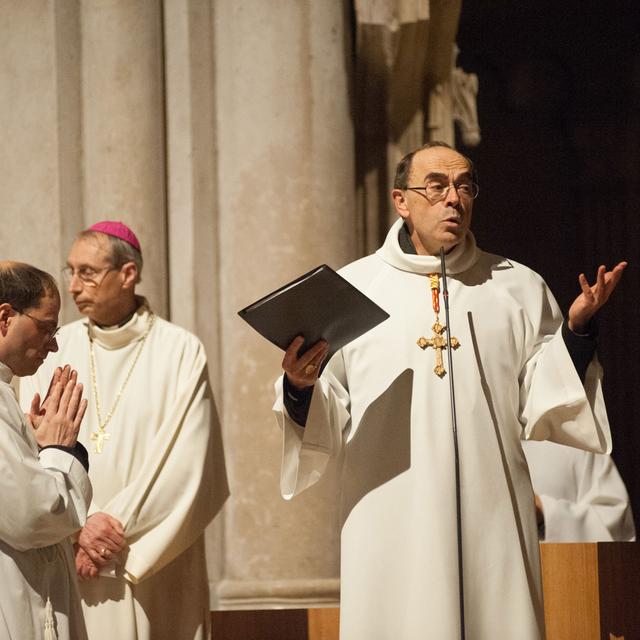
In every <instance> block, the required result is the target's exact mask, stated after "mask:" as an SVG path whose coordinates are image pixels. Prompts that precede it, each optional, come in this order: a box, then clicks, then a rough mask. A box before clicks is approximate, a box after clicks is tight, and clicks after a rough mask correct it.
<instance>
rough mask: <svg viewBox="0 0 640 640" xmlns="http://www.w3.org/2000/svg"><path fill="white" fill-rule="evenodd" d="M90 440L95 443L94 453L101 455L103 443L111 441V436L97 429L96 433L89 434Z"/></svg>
mask: <svg viewBox="0 0 640 640" xmlns="http://www.w3.org/2000/svg"><path fill="white" fill-rule="evenodd" d="M91 440H92V441H93V442H95V444H94V445H93V452H94V453H102V449H103V448H104V441H105V440H111V434H110V433H107V432H106V431H104V429H100V428H98V430H97V431H94V432H93V433H92V434H91Z"/></svg>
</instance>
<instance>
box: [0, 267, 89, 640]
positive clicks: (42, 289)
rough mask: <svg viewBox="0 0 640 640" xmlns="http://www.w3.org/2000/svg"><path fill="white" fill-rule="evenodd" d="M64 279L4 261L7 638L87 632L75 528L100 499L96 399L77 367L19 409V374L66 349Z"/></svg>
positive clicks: (1, 507) (2, 540) (74, 639)
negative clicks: (95, 496) (86, 433)
mask: <svg viewBox="0 0 640 640" xmlns="http://www.w3.org/2000/svg"><path fill="white" fill-rule="evenodd" d="M59 310H60V295H59V293H58V287H57V286H56V283H55V280H54V279H53V278H52V277H51V276H50V275H49V274H48V273H45V272H44V271H40V269H36V268H35V267H32V266H31V265H28V264H24V263H20V262H7V261H2V262H0V486H1V487H2V491H1V493H0V496H1V497H0V501H1V502H0V638H6V639H8V640H11V639H15V640H18V639H19V638H29V639H32V638H33V639H34V640H55V639H56V638H58V639H59V640H83V639H85V638H86V637H87V636H86V632H85V626H84V621H83V619H82V608H81V606H80V596H79V594H78V587H77V582H76V577H75V566H74V562H73V552H72V549H71V542H70V537H71V536H72V535H74V534H75V533H77V532H78V531H79V530H80V528H81V527H82V526H83V525H84V523H85V521H86V516H87V510H88V509H89V504H90V502H91V484H90V482H89V476H88V475H87V467H88V460H87V451H86V449H85V448H84V447H83V446H82V445H81V444H80V443H78V442H77V435H78V430H79V428H80V423H81V422H82V418H83V415H84V413H85V410H86V407H87V402H86V400H82V391H83V389H82V385H81V384H79V383H78V382H77V376H76V372H75V371H72V370H71V369H70V368H69V367H62V368H58V369H55V368H54V371H53V376H52V377H50V381H51V384H49V381H47V384H46V385H45V386H44V390H43V393H42V394H38V395H35V396H34V394H31V395H30V397H29V398H28V399H27V401H28V404H27V411H26V415H25V413H23V412H22V410H21V409H20V405H19V404H18V400H17V399H16V396H15V393H14V390H13V387H12V386H11V384H10V383H11V379H12V378H13V376H27V375H31V374H33V373H35V372H36V370H37V369H38V368H39V367H41V366H42V363H43V362H44V360H45V358H46V357H47V356H48V355H49V354H52V353H55V352H56V351H57V350H58V342H57V336H56V334H57V331H58V327H57V324H58V312H59Z"/></svg>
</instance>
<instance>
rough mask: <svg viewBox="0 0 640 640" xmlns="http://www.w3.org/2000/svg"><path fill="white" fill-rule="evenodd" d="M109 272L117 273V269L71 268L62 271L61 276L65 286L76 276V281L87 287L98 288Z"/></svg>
mask: <svg viewBox="0 0 640 640" xmlns="http://www.w3.org/2000/svg"><path fill="white" fill-rule="evenodd" d="M109 271H117V269H116V268H115V267H104V269H92V268H91V267H80V268H79V269H74V268H73V267H65V268H64V269H63V270H62V275H63V277H64V281H65V282H66V283H67V285H69V284H71V280H73V277H74V276H76V277H77V278H78V280H80V282H82V284H85V285H87V287H98V286H100V285H101V284H102V281H103V280H104V279H105V276H106V275H107V273H109ZM101 275H102V278H100V276H101Z"/></svg>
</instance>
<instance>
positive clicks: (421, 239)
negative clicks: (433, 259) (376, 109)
mask: <svg viewBox="0 0 640 640" xmlns="http://www.w3.org/2000/svg"><path fill="white" fill-rule="evenodd" d="M478 191H479V189H478V184H477V182H476V176H475V172H474V169H473V165H472V163H471V161H470V160H469V159H468V158H466V157H465V156H463V155H462V154H461V153H458V152H457V151H455V150H454V149H452V148H451V147H449V146H448V145H446V144H444V143H442V142H433V143H427V144H425V145H424V146H422V147H421V148H420V149H418V150H416V151H413V152H412V153H409V154H407V155H406V156H405V157H404V158H403V159H402V160H401V161H400V163H399V164H398V168H397V171H396V177H395V181H394V188H393V191H392V193H391V195H392V198H393V203H394V205H395V208H396V211H397V212H398V215H400V217H401V218H403V219H404V221H405V225H406V227H407V230H408V232H409V235H410V238H411V242H412V243H413V246H414V247H415V250H416V252H417V253H418V255H437V254H438V252H439V251H440V247H444V249H445V251H449V250H451V249H452V248H453V247H454V246H456V245H457V244H459V243H460V241H461V240H462V239H463V238H464V236H465V235H466V233H467V231H468V230H469V227H470V225H471V213H472V210H473V201H474V199H475V198H476V196H477V195H478Z"/></svg>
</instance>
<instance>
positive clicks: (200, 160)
mask: <svg viewBox="0 0 640 640" xmlns="http://www.w3.org/2000/svg"><path fill="white" fill-rule="evenodd" d="M164 33H165V83H166V112H167V116H166V122H167V196H168V201H167V204H168V211H167V213H168V231H169V243H168V250H169V300H170V316H171V320H172V321H173V322H176V323H177V324H179V325H181V326H183V327H185V328H186V329H189V330H190V331H193V332H194V333H195V334H196V335H197V336H198V337H199V338H200V339H201V340H202V342H203V344H204V346H205V349H206V352H207V358H208V363H209V376H210V380H211V384H212V388H213V390H214V395H215V398H216V403H217V406H218V410H219V411H220V408H221V405H220V402H221V397H222V395H221V394H222V386H223V384H222V379H223V377H222V375H221V373H222V372H221V367H220V315H221V309H220V299H219V288H220V285H219V278H220V273H219V270H218V262H219V246H218V203H217V200H216V195H217V188H216V177H217V176H216V167H217V163H216V147H215V142H216V136H215V90H214V84H215V78H214V69H213V67H214V62H213V10H212V6H211V0H165V2H164ZM228 455H229V456H230V457H231V456H232V455H233V452H232V451H228ZM223 534H224V531H223V516H218V517H217V518H216V519H215V521H214V522H213V523H212V524H211V526H210V527H209V528H208V530H207V533H206V543H207V564H208V570H209V592H210V595H211V607H212V608H217V606H218V604H217V582H218V581H219V579H220V578H221V575H222V570H223V566H224V555H223V552H224V548H223V544H222V543H223Z"/></svg>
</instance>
